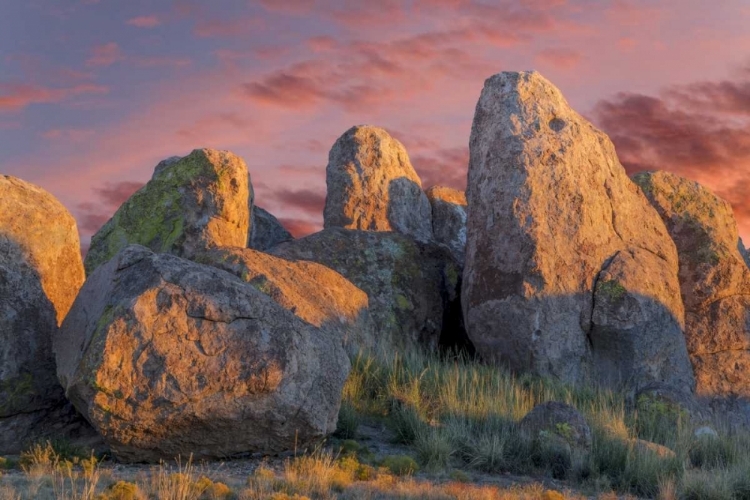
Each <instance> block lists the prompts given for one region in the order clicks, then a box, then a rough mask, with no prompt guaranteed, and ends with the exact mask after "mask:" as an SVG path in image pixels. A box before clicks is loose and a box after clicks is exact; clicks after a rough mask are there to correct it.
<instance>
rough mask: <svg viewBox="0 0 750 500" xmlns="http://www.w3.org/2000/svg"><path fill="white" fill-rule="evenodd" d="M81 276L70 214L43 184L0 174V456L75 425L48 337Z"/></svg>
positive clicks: (77, 422) (77, 420)
mask: <svg viewBox="0 0 750 500" xmlns="http://www.w3.org/2000/svg"><path fill="white" fill-rule="evenodd" d="M83 280H84V272H83V263H82V262H81V247H80V242H79V240H78V231H77V229H76V222H75V219H73V217H72V216H71V215H70V213H69V212H68V211H67V210H66V209H65V207H64V206H63V205H62V204H61V203H60V202H59V201H57V200H56V199H55V198H54V197H53V196H52V195H51V194H49V193H48V192H46V191H44V190H43V189H41V188H39V187H37V186H34V185H32V184H29V183H27V182H24V181H22V180H20V179H17V178H15V177H10V176H6V175H2V176H0V454H5V453H18V452H19V451H21V448H22V447H23V446H25V445H27V444H28V442H29V441H32V440H36V439H39V438H43V437H47V436H52V435H58V437H59V434H66V433H69V432H71V431H75V430H76V429H77V428H79V427H80V426H81V425H82V420H81V419H80V417H79V416H78V415H77V414H76V412H75V411H74V410H73V408H72V407H71V406H70V405H69V404H67V402H66V401H65V397H64V394H63V390H62V388H61V387H60V384H59V383H58V381H57V377H56V375H55V360H54V356H53V354H52V338H53V337H54V336H55V335H56V334H57V330H58V324H59V322H61V321H62V320H63V318H64V317H65V315H66V314H67V313H68V310H69V309H70V306H71V305H72V304H73V301H74V300H75V297H76V294H77V293H78V290H79V289H80V287H81V285H82V284H83ZM66 437H70V435H69V434H66Z"/></svg>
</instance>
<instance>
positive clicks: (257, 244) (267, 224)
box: [247, 205, 294, 252]
mask: <svg viewBox="0 0 750 500" xmlns="http://www.w3.org/2000/svg"><path fill="white" fill-rule="evenodd" d="M293 239H294V237H293V236H292V235H291V233H289V231H287V230H286V229H284V226H282V225H281V223H280V222H279V220H278V219H277V218H276V217H274V216H273V214H271V213H269V212H268V211H267V210H264V209H262V208H260V207H259V206H257V205H256V206H254V207H251V217H250V234H249V235H248V238H247V247H248V248H253V249H255V250H260V251H261V252H265V251H267V250H270V249H271V248H273V247H275V246H276V245H278V244H279V243H284V242H285V241H289V240H293Z"/></svg>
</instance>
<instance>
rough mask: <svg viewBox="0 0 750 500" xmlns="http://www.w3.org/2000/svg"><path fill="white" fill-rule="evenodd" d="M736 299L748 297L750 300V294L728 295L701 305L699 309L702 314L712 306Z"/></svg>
mask: <svg viewBox="0 0 750 500" xmlns="http://www.w3.org/2000/svg"><path fill="white" fill-rule="evenodd" d="M734 297H748V298H750V293H730V294H728V295H723V296H721V297H716V298H715V299H713V300H710V301H708V302H703V303H701V304H700V305H699V306H698V308H697V309H699V310H700V311H701V312H703V310H704V309H707V308H709V307H711V306H712V305H714V304H716V303H717V302H721V301H722V300H726V299H731V298H734Z"/></svg>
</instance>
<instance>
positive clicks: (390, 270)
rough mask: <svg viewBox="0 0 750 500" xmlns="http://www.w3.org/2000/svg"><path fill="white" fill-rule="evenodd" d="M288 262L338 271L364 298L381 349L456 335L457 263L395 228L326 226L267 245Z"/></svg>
mask: <svg viewBox="0 0 750 500" xmlns="http://www.w3.org/2000/svg"><path fill="white" fill-rule="evenodd" d="M271 253H272V254H273V255H277V256H279V257H282V258H284V259H288V260H291V261H299V260H306V261H313V262H318V263H320V264H323V265H324V266H327V267H330V268H331V269H333V270H335V271H336V272H338V273H340V274H341V275H342V276H344V277H345V278H346V279H348V280H349V281H351V282H352V283H353V284H354V285H355V286H357V287H358V288H360V289H361V290H362V291H364V292H365V293H366V294H367V296H368V297H369V304H370V316H371V318H372V321H373V324H374V327H375V329H374V332H375V334H376V335H377V338H373V339H372V341H371V342H369V344H370V345H375V346H378V347H380V346H383V347H384V348H387V349H393V348H398V347H405V346H408V345H417V344H418V343H419V344H422V345H424V346H426V347H427V348H428V349H435V348H437V347H438V345H440V343H441V335H442V337H443V341H444V342H450V341H449V340H447V339H454V338H459V337H461V335H462V333H463V332H462V331H460V330H459V331H457V330H447V327H449V326H451V325H452V326H454V327H455V322H454V321H453V319H451V312H452V313H453V314H454V315H458V316H460V311H459V310H456V304H458V298H459V297H458V293H459V292H458V286H459V268H458V265H457V264H456V262H455V261H454V260H453V259H452V257H451V256H450V254H449V252H448V251H447V250H446V249H444V248H442V247H440V246H438V245H436V244H427V243H419V242H417V241H415V240H414V239H412V238H410V237H408V236H405V235H402V234H398V233H378V232H368V231H350V230H346V229H341V228H328V229H324V230H323V231H321V232H319V233H315V234H312V235H310V236H307V237H305V238H300V239H297V240H294V241H288V242H286V243H282V244H281V245H278V246H277V247H275V248H274V249H273V250H271Z"/></svg>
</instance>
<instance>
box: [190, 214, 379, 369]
mask: <svg viewBox="0 0 750 500" xmlns="http://www.w3.org/2000/svg"><path fill="white" fill-rule="evenodd" d="M256 208H257V207H256ZM197 260H198V261H199V262H201V263H203V264H207V265H211V266H214V267H217V268H219V269H222V270H224V271H227V272H229V273H232V274H234V275H235V276H238V277H240V278H241V279H242V280H243V281H246V282H247V283H249V284H251V285H252V286H253V287H255V288H256V289H257V290H259V291H261V292H263V293H264V294H266V295H268V296H269V297H271V298H272V299H273V300H274V301H275V302H276V303H278V304H279V305H281V307H283V308H284V309H286V310H287V311H289V312H291V313H292V314H294V315H295V316H297V317H298V318H300V319H301V320H302V321H304V322H306V323H309V324H311V325H314V326H316V327H318V328H322V329H324V330H326V331H329V330H333V331H335V336H336V337H338V338H342V339H343V340H344V344H345V346H346V349H347V351H348V352H349V353H350V354H353V355H355V354H357V353H358V352H359V351H360V350H367V349H371V348H373V347H374V339H375V329H374V326H373V324H372V321H371V320H370V313H369V310H368V306H369V305H368V304H369V301H368V297H367V294H366V293H365V292H363V291H362V290H360V289H359V288H357V287H356V286H354V285H353V284H352V283H351V282H349V281H348V280H347V279H345V278H344V277H343V276H341V275H340V274H339V273H337V272H336V271H334V270H333V269H330V268H328V267H325V266H323V265H321V264H317V263H315V262H309V261H303V260H300V261H291V260H286V259H282V258H280V257H275V256H273V255H269V254H266V253H262V252H259V251H257V250H252V249H249V248H217V249H213V250H210V251H208V252H206V253H204V254H201V255H200V256H198V257H197Z"/></svg>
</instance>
